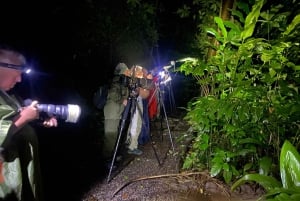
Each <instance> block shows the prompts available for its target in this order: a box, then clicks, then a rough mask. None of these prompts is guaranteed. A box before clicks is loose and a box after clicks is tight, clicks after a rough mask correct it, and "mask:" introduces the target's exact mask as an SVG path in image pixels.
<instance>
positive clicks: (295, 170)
mask: <svg viewBox="0 0 300 201" xmlns="http://www.w3.org/2000/svg"><path fill="white" fill-rule="evenodd" d="M280 176H281V181H282V185H283V187H284V188H290V187H294V186H300V155H299V153H298V151H297V150H296V148H295V147H294V146H293V145H292V144H291V143H290V142H289V141H288V140H286V141H285V142H284V144H283V146H282V149H281V153H280Z"/></svg>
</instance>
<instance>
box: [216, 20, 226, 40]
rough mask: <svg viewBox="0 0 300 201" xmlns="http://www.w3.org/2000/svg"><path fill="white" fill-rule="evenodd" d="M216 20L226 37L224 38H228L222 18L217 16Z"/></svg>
mask: <svg viewBox="0 0 300 201" xmlns="http://www.w3.org/2000/svg"><path fill="white" fill-rule="evenodd" d="M215 22H216V23H217V24H218V27H219V28H220V29H221V32H222V36H223V37H224V39H226V38H227V30H226V28H225V26H224V23H223V20H222V18H220V17H215Z"/></svg>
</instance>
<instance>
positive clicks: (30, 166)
mask: <svg viewBox="0 0 300 201" xmlns="http://www.w3.org/2000/svg"><path fill="white" fill-rule="evenodd" d="M26 67H27V61H26V58H25V56H24V54H23V53H22V52H21V51H18V50H16V49H14V48H12V47H9V46H4V45H3V46H0V200H17V201H42V200H44V197H43V190H42V181H41V173H40V167H39V166H40V164H39V152H38V139H37V136H36V134H35V131H34V127H33V123H34V122H36V120H38V119H40V118H39V115H40V114H39V111H38V101H32V102H31V103H30V104H29V105H27V106H23V105H22V100H20V99H19V97H18V96H17V95H16V94H14V93H13V91H14V90H13V89H14V86H15V85H16V84H17V83H19V82H21V81H22V76H23V74H25V69H26ZM153 87H154V86H153V75H152V74H151V73H149V72H148V71H147V70H146V69H145V68H143V67H141V66H132V67H131V68H128V67H127V65H126V64H125V63H119V64H118V65H117V66H116V68H115V71H114V77H113V79H112V82H111V84H110V89H109V92H108V96H107V101H106V104H105V106H104V109H103V111H104V116H105V122H104V130H105V143H104V147H103V155H104V156H107V157H111V156H112V154H113V153H114V151H115V148H116V140H117V138H118V136H119V135H123V133H120V123H121V122H122V123H125V122H126V123H127V121H129V123H128V124H126V125H128V126H127V127H126V129H124V131H125V133H126V135H125V136H126V140H125V141H126V145H127V149H128V150H127V152H128V154H134V155H141V154H142V153H143V152H142V150H141V149H140V148H139V145H140V144H143V143H146V142H147V141H148V140H149V139H150V128H149V114H148V100H149V97H150V94H151V90H153ZM125 112H126V113H125ZM42 125H43V126H44V127H48V128H49V127H57V126H58V121H57V119H56V118H55V117H49V118H47V119H44V120H43V122H42ZM124 125H125V124H124Z"/></svg>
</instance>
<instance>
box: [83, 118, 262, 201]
mask: <svg viewBox="0 0 300 201" xmlns="http://www.w3.org/2000/svg"><path fill="white" fill-rule="evenodd" d="M168 122H169V125H170V132H169V129H167V128H164V129H163V131H162V132H161V131H160V129H157V130H156V131H152V143H150V142H149V143H147V144H146V145H144V146H143V147H141V149H142V150H143V152H144V153H143V154H142V155H141V156H130V155H127V154H124V155H123V157H122V158H123V160H122V161H121V162H119V164H118V165H119V166H118V167H119V168H118V169H117V170H115V171H114V172H112V174H111V176H110V178H109V179H108V178H105V179H103V180H102V181H99V182H97V183H95V184H94V185H93V186H91V188H90V190H89V191H88V192H87V193H86V194H85V195H84V197H83V199H82V201H120V200H124V201H125V200H126V201H135V200H136V201H142V200H145V201H168V200H169V201H171V200H176V201H184V200H189V201H193V200H198V201H201V200H208V201H209V200H211V201H217V200H218V201H225V200H226V201H228V200H232V201H240V200H248V201H254V200H256V199H257V198H258V194H257V193H255V191H254V190H253V189H252V188H250V187H249V188H247V187H245V189H243V192H242V193H241V194H238V193H234V194H232V193H231V192H230V191H229V190H228V188H227V187H226V186H224V185H223V184H222V183H221V182H219V181H218V180H214V179H213V178H211V177H210V176H209V175H208V174H207V173H205V172H201V173H180V164H181V163H180V154H179V153H180V151H181V150H182V147H181V146H180V145H178V143H177V142H176V140H177V138H178V136H180V135H181V134H182V132H186V130H187V125H186V124H185V123H184V122H183V121H182V120H180V119H176V118H172V119H169V120H168ZM156 128H159V126H158V127H157V125H156ZM170 136H172V140H171V138H170ZM173 148H174V151H173Z"/></svg>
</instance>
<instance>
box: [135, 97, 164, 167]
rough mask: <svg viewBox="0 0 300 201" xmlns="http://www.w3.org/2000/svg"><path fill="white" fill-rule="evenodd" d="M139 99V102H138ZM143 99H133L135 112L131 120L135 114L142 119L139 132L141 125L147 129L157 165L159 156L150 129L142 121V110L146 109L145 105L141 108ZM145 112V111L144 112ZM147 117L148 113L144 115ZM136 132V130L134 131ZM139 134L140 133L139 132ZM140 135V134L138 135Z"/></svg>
mask: <svg viewBox="0 0 300 201" xmlns="http://www.w3.org/2000/svg"><path fill="white" fill-rule="evenodd" d="M138 101H139V102H138ZM139 103H141V104H139ZM143 104H144V103H143V100H142V99H141V98H140V99H139V100H137V99H136V100H135V103H133V105H135V107H136V108H135V110H134V111H135V112H137V113H136V114H135V115H136V116H135V115H134V117H133V119H132V120H135V119H134V118H135V117H137V116H139V117H140V118H141V119H142V128H141V129H140V132H142V130H143V127H144V128H146V130H147V131H148V134H149V136H150V141H151V146H152V149H153V151H154V155H155V157H156V159H157V162H158V164H159V165H161V162H160V160H159V157H158V154H157V152H156V149H155V147H154V142H153V140H152V137H151V135H150V130H149V127H147V125H146V122H145V121H144V118H143V117H144V112H145V113H146V112H147V111H144V109H145V110H146V109H147V107H146V108H143ZM146 114H147V113H146ZM146 116H147V117H148V114H147V115H146ZM135 132H136V131H135ZM140 134H141V133H140ZM139 137H140V136H139Z"/></svg>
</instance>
